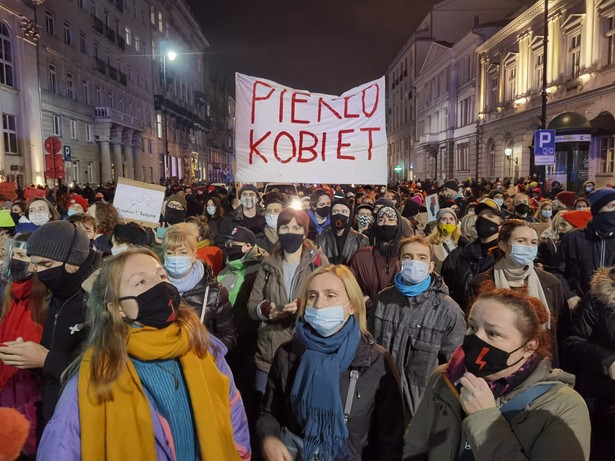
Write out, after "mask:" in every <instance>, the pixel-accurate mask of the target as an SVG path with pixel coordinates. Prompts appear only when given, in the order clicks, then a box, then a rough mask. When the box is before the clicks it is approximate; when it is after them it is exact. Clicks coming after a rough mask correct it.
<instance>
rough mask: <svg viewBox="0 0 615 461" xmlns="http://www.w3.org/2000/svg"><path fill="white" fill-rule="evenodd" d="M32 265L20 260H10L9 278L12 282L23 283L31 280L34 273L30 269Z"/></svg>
mask: <svg viewBox="0 0 615 461" xmlns="http://www.w3.org/2000/svg"><path fill="white" fill-rule="evenodd" d="M29 267H30V263H29V262H27V261H20V260H19V259H10V260H9V277H10V279H11V280H12V281H21V280H26V279H28V278H30V276H31V275H32V272H30V270H29V269H28V268H29Z"/></svg>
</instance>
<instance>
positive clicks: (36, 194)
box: [23, 186, 47, 201]
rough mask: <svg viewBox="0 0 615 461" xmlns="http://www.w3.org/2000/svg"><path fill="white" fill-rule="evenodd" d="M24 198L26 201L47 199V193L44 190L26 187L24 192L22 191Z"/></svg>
mask: <svg viewBox="0 0 615 461" xmlns="http://www.w3.org/2000/svg"><path fill="white" fill-rule="evenodd" d="M23 196H24V198H25V199H26V201H28V200H30V199H33V198H45V197H47V191H46V190H45V189H38V188H36V187H32V186H29V187H26V190H25V191H24V195H23Z"/></svg>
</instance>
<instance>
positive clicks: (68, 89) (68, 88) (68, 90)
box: [66, 72, 75, 99]
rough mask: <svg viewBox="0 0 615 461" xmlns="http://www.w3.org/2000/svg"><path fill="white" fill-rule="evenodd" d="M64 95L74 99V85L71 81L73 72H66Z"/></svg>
mask: <svg viewBox="0 0 615 461" xmlns="http://www.w3.org/2000/svg"><path fill="white" fill-rule="evenodd" d="M66 97H67V98H69V99H75V87H74V83H73V74H72V73H70V72H67V73H66Z"/></svg>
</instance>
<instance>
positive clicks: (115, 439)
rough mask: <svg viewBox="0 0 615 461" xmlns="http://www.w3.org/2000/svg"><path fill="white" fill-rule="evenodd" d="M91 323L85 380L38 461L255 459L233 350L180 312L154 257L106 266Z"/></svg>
mask: <svg viewBox="0 0 615 461" xmlns="http://www.w3.org/2000/svg"><path fill="white" fill-rule="evenodd" d="M87 313H88V317H89V318H88V322H89V324H90V325H91V330H90V333H89V336H88V340H87V342H86V348H85V352H84V353H83V355H82V356H81V357H80V358H79V359H78V360H77V362H76V363H75V364H74V365H73V367H71V368H72V369H73V370H75V369H76V370H77V371H74V372H73V374H72V376H71V377H70V378H69V380H68V382H67V383H66V386H65V389H64V392H63V394H62V397H61V398H60V402H59V403H58V406H57V408H56V412H55V413H54V416H53V418H52V420H51V421H50V422H49V424H48V425H47V427H46V429H45V432H44V433H43V437H42V440H41V444H40V447H39V451H38V459H39V460H42V461H46V460H56V459H61V460H63V461H73V460H75V461H77V460H84V461H90V460H109V461H111V460H114V461H115V460H118V461H119V460H124V459H130V460H144V461H145V460H148V461H149V460H174V459H178V460H184V459H186V460H187V459H190V460H193V459H201V460H203V461H218V460H240V459H249V458H250V456H251V453H250V448H249V435H248V431H247V422H246V417H245V412H244V409H243V404H242V401H241V396H240V395H239V394H238V392H237V389H236V387H235V384H234V381H233V376H232V374H231V373H230V371H229V369H228V366H227V364H226V362H225V360H224V357H223V351H224V346H223V345H222V344H221V343H220V342H219V341H218V340H216V339H215V338H213V337H209V336H208V334H207V331H206V330H205V328H204V327H203V326H202V324H201V322H200V321H199V317H198V316H197V315H196V313H195V312H194V310H193V309H191V308H190V307H188V306H185V305H182V304H181V301H180V297H179V293H178V291H177V289H176V288H175V287H174V286H173V285H172V284H170V283H169V281H168V278H167V274H166V272H165V270H164V268H163V267H162V264H160V261H159V260H158V258H157V257H156V255H155V254H154V253H153V252H152V251H150V250H148V249H145V248H141V249H129V250H127V251H126V252H124V253H121V254H119V255H117V256H114V257H112V258H109V259H107V260H105V261H104V262H103V264H102V266H101V269H100V274H99V276H98V278H97V279H96V281H95V282H94V285H93V288H92V292H91V294H90V297H89V300H88V310H87ZM68 373H69V374H70V371H69V372H68ZM212 415H215V417H213V416H212Z"/></svg>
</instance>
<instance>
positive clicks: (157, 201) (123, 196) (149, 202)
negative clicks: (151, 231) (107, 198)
mask: <svg viewBox="0 0 615 461" xmlns="http://www.w3.org/2000/svg"><path fill="white" fill-rule="evenodd" d="M165 190H166V189H165V187H164V186H156V185H154V184H147V183H145V182H141V181H133V180H132V179H125V178H119V179H118V181H117V187H116V189H115V198H114V199H113V206H114V207H115V208H117V211H118V213H119V215H120V216H121V217H122V218H124V220H126V221H129V222H136V223H139V224H141V225H142V226H145V227H158V224H159V222H160V210H161V209H162V202H163V201H164V193H165Z"/></svg>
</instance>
